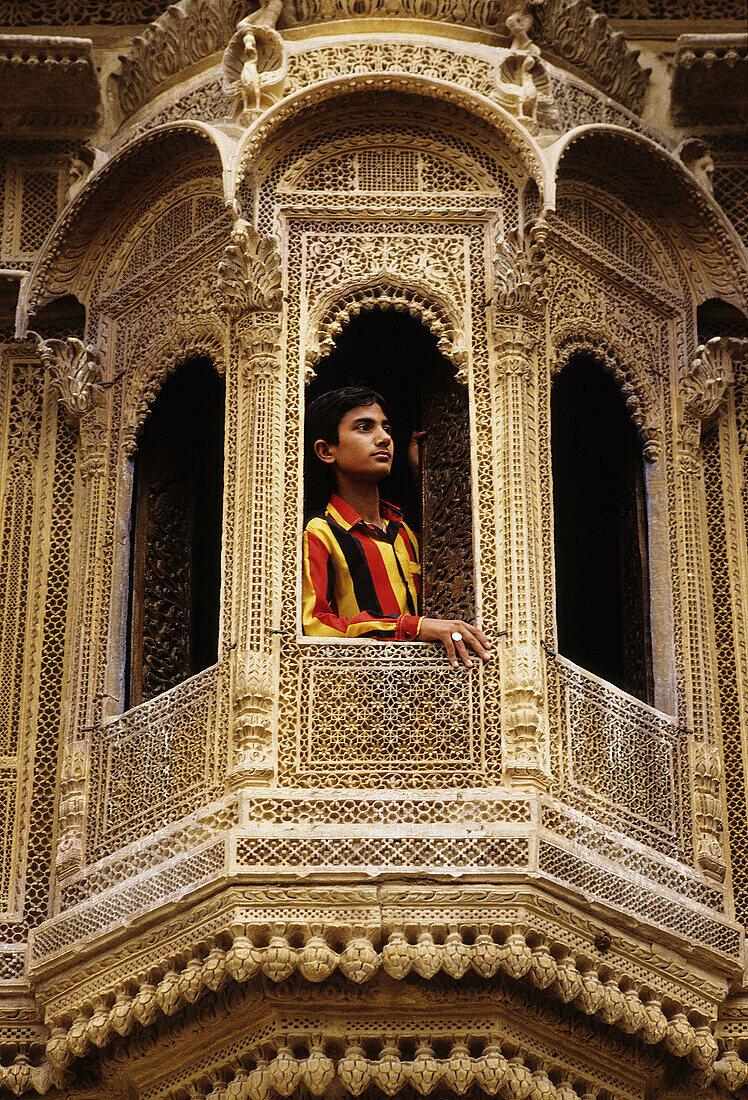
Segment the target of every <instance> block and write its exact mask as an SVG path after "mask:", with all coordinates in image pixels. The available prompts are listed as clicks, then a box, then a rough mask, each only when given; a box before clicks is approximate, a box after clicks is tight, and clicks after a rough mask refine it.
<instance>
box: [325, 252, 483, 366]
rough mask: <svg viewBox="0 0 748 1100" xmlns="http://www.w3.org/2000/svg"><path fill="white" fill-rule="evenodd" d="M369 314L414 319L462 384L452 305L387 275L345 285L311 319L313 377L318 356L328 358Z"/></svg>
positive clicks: (463, 354)
mask: <svg viewBox="0 0 748 1100" xmlns="http://www.w3.org/2000/svg"><path fill="white" fill-rule="evenodd" d="M372 310H394V311H395V312H397V313H408V314H410V316H411V317H417V318H418V320H419V321H421V323H422V324H423V325H424V326H425V327H426V328H427V329H428V330H429V332H430V333H431V334H432V336H433V337H434V339H435V341H436V346H437V348H438V350H439V351H440V352H441V354H442V355H444V356H446V357H447V358H448V359H450V360H451V361H452V363H453V364H454V365H455V366H456V367H457V368H458V373H457V378H458V381H462V382H464V381H465V380H466V377H465V372H464V367H465V364H466V362H467V349H466V347H465V333H464V323H463V322H462V319H458V311H457V308H456V306H455V303H454V302H450V301H449V300H448V299H447V298H446V296H445V295H442V294H439V293H438V291H436V290H435V289H434V288H433V287H430V286H428V285H425V284H422V285H414V283H413V282H408V283H406V282H405V281H404V280H403V279H401V278H400V277H398V276H397V275H395V274H394V273H389V272H388V273H387V274H381V275H377V276H373V277H371V278H369V279H364V280H358V281H356V282H354V283H353V284H352V285H349V286H345V285H343V286H341V287H340V288H338V289H336V291H335V292H334V293H332V294H330V295H327V296H326V297H325V298H323V299H322V300H321V302H320V303H319V304H318V305H317V308H316V310H315V313H314V316H313V317H312V318H310V324H309V333H310V336H312V334H316V339H315V338H314V337H313V336H312V338H311V339H309V340H308V342H307V351H306V362H307V369H308V370H311V371H313V370H314V367H315V365H316V364H317V363H318V362H319V360H320V359H321V358H322V356H324V355H329V354H330V353H331V352H332V350H333V347H334V345H335V341H336V338H337V336H338V335H339V334H340V332H342V330H343V328H344V327H345V326H346V325H347V324H348V323H349V322H350V321H351V320H352V319H353V318H354V317H357V316H358V315H359V314H360V313H366V312H369V311H372Z"/></svg>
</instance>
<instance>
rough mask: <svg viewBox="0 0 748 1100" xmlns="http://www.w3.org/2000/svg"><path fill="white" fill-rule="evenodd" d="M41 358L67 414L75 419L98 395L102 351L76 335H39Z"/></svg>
mask: <svg viewBox="0 0 748 1100" xmlns="http://www.w3.org/2000/svg"><path fill="white" fill-rule="evenodd" d="M38 340H39V343H38V349H39V354H40V356H41V360H42V362H43V363H44V366H45V367H46V369H47V372H48V374H49V377H50V381H51V383H52V385H53V387H54V388H55V390H56V391H57V394H58V396H59V399H60V404H61V406H62V408H63V409H64V411H65V413H66V415H67V416H68V418H69V419H70V420H71V421H73V422H76V421H78V420H79V419H80V417H81V416H83V414H84V413H87V412H89V410H90V409H92V408H93V406H94V404H95V403H96V401H97V400H98V399H99V397H100V395H101V386H100V383H101V380H102V376H103V369H102V366H101V355H100V353H99V352H98V350H97V349H96V348H95V347H94V346H93V345H92V344H84V343H83V341H82V340H79V339H78V338H77V337H75V336H68V337H66V338H65V339H63V340H43V339H42V338H41V337H39V338H38Z"/></svg>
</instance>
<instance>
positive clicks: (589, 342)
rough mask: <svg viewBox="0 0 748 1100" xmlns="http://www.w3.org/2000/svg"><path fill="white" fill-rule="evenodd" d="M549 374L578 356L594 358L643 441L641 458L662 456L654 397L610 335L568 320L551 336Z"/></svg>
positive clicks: (555, 372) (649, 460) (649, 458)
mask: <svg viewBox="0 0 748 1100" xmlns="http://www.w3.org/2000/svg"><path fill="white" fill-rule="evenodd" d="M553 347H554V352H555V354H554V357H553V360H552V363H551V374H552V375H557V374H558V373H559V372H560V371H561V370H563V368H564V367H565V366H566V364H567V363H569V362H570V361H571V360H572V359H573V358H574V357H575V356H577V355H585V356H588V357H589V358H590V359H593V360H594V361H595V362H596V363H597V364H598V365H599V366H600V367H601V368H602V369H603V370H604V371H605V372H606V373H607V374H609V375H610V376H611V378H613V380H614V381H615V382H616V384H617V386H618V387H619V389H620V391H621V394H622V395H623V398H624V401H625V402H626V408H627V409H628V411H629V415H630V417H631V419H632V421H633V423H634V424H635V425H636V429H637V432H638V434H639V438H640V439H641V442H642V451H643V454H644V458H645V459H646V460H647V461H648V462H655V461H656V460H657V459H658V458H659V457H660V455H661V453H662V429H661V427H660V425H659V423H658V419H657V417H656V416H655V414H654V409H655V407H656V403H655V398H654V395H653V394H652V393H651V391H650V387H649V385H648V384H647V383H646V382H645V381H644V380H643V379H642V377H641V375H640V373H639V372H638V371H637V370H636V369H635V368H634V367H633V366H632V365H631V363H630V357H629V355H628V354H627V352H626V349H625V348H623V347H622V345H621V344H620V343H619V342H618V341H617V340H616V338H615V337H614V336H612V335H611V334H609V333H605V332H600V331H598V330H594V331H593V329H592V328H590V327H589V326H588V325H587V324H586V322H584V321H576V322H575V321H570V322H569V323H568V324H567V325H564V326H562V327H561V328H559V329H557V330H556V332H555V333H554V334H553Z"/></svg>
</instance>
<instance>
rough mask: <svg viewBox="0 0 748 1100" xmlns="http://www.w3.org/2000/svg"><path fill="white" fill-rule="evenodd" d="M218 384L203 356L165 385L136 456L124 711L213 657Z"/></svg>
mask: <svg viewBox="0 0 748 1100" xmlns="http://www.w3.org/2000/svg"><path fill="white" fill-rule="evenodd" d="M224 404H225V386H224V382H223V379H222V378H220V377H219V375H218V374H217V373H216V372H215V370H214V369H213V366H212V364H211V362H210V361H209V360H208V359H192V360H189V361H188V362H186V363H184V364H183V365H182V366H180V367H179V368H178V370H177V371H176V372H175V373H174V374H173V375H172V376H171V377H170V378H169V379H168V380H167V381H166V382H165V384H164V386H163V388H162V390H161V391H160V393H159V394H158V396H157V398H156V400H155V402H154V404H153V407H152V409H151V412H150V415H149V417H148V420H147V421H146V423H145V425H144V427H143V431H142V434H141V438H140V441H139V446H138V451H137V454H136V459H135V481H134V485H133V511H132V531H131V570H130V577H131V583H130V605H129V629H128V637H129V643H130V644H129V646H128V668H127V685H128V699H127V705H128V706H134V705H135V704H137V703H139V702H142V701H143V700H145V699H149V698H152V697H153V696H154V695H157V694H158V693H159V692H160V691H164V690H166V689H167V688H169V687H172V686H173V685H174V684H176V683H179V682H180V681H181V680H184V679H186V678H187V677H189V676H192V675H194V673H196V672H200V671H201V670H202V669H204V668H208V667H209V666H210V665H212V664H214V663H215V661H216V660H217V659H218V622H219V607H220V584H221V516H222V506H223V425H224Z"/></svg>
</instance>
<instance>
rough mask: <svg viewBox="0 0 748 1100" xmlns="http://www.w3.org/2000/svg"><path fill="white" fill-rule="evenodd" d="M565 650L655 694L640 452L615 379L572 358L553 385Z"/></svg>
mask: <svg viewBox="0 0 748 1100" xmlns="http://www.w3.org/2000/svg"><path fill="white" fill-rule="evenodd" d="M551 448H552V460H553V509H554V531H555V551H556V615H557V626H558V646H559V651H560V652H561V653H562V654H563V655H564V656H566V657H569V658H570V660H572V661H574V662H575V663H576V664H578V665H581V666H582V667H583V668H585V669H588V670H589V671H590V672H593V673H595V674H596V675H597V676H601V677H602V678H603V679H605V680H608V681H610V682H611V683H613V684H616V685H617V686H618V687H620V688H623V690H624V691H627V692H628V693H629V694H630V695H635V696H637V697H638V698H640V699H642V700H644V701H645V702H648V703H651V702H652V700H653V692H654V685H653V679H652V653H651V648H652V647H651V636H650V627H649V568H648V558H647V513H646V496H645V489H644V470H643V463H642V449H641V444H640V442H639V439H638V438H637V434H636V429H635V427H634V424H633V423H632V421H631V418H630V416H629V415H628V412H627V409H626V405H625V402H624V399H623V397H622V395H621V393H620V390H619V389H618V387H617V386H616V384H615V382H614V381H613V380H612V379H611V378H610V377H609V375H607V374H606V373H605V371H603V369H602V368H601V367H599V366H598V365H597V364H596V363H595V362H593V361H592V360H590V359H586V358H583V357H580V358H577V359H574V360H572V362H571V363H569V365H568V366H566V367H565V368H564V369H563V370H562V371H561V373H560V374H559V375H558V377H557V378H556V379H555V381H554V383H553V388H552V391H551Z"/></svg>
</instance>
